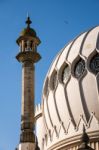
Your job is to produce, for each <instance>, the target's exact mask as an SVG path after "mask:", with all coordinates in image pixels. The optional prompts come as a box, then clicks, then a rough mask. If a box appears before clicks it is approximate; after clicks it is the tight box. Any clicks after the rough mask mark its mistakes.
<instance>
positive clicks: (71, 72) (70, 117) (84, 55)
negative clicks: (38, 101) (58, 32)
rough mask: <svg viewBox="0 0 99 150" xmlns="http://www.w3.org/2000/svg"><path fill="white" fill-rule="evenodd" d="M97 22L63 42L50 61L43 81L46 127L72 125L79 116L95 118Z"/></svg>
mask: <svg viewBox="0 0 99 150" xmlns="http://www.w3.org/2000/svg"><path fill="white" fill-rule="evenodd" d="M98 78H99V26H97V27H95V28H92V29H90V30H89V31H87V32H84V33H82V34H81V35H80V36H78V37H77V38H75V39H74V40H73V41H71V42H70V43H69V44H68V45H66V46H65V47H64V48H63V49H62V50H61V51H60V52H59V54H58V55H57V56H56V58H55V60H54V61H53V63H52V65H51V67H50V69H49V71H48V73H47V76H46V78H45V82H44V88H43V96H42V98H43V112H44V118H45V124H46V128H47V130H50V131H53V127H55V128H56V130H57V131H59V129H60V124H62V125H63V128H64V130H65V131H67V130H68V127H69V124H70V121H71V122H72V125H73V126H74V128H75V129H77V128H78V125H79V122H80V120H81V118H83V120H84V122H85V124H87V125H88V123H89V120H90V118H91V115H92V114H94V115H95V117H96V118H97V120H98V121H99V80H98Z"/></svg>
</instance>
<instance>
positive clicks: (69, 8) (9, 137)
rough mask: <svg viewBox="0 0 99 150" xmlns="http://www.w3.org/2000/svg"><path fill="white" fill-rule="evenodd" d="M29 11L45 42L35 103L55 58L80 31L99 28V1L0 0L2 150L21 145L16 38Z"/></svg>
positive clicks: (38, 74)
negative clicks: (97, 26)
mask: <svg viewBox="0 0 99 150" xmlns="http://www.w3.org/2000/svg"><path fill="white" fill-rule="evenodd" d="M27 12H29V14H30V17H31V20H32V21H33V23H32V27H33V28H34V29H35V30H36V32H37V34H38V36H39V37H40V39H41V41H42V43H41V45H40V46H39V47H38V51H39V52H40V54H41V56H42V60H41V61H40V62H39V63H38V64H37V65H36V82H35V83H36V96H35V99H36V103H37V102H40V101H41V93H42V86H43V81H44V78H45V75H46V73H47V70H48V68H49V66H50V63H51V62H52V60H53V58H54V57H55V55H56V54H57V53H58V51H59V50H60V49H61V48H62V47H64V45H65V44H66V43H68V42H69V41H70V40H72V39H73V38H75V36H77V35H79V34H80V33H81V32H84V31H86V30H88V29H90V28H91V27H93V26H96V25H99V0H0V150H14V149H15V147H16V145H17V144H18V143H19V134H20V110H21V64H20V63H18V62H17V60H16V59H15V56H16V54H17V53H18V52H19V48H18V46H17V44H16V39H17V37H18V36H19V33H20V31H21V30H22V29H23V28H24V27H25V23H24V22H25V20H26V14H27Z"/></svg>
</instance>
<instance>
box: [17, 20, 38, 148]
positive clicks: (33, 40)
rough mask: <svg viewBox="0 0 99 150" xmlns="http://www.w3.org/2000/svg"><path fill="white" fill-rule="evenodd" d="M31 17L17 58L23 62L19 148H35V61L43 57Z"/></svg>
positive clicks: (19, 42)
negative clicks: (38, 49)
mask: <svg viewBox="0 0 99 150" xmlns="http://www.w3.org/2000/svg"><path fill="white" fill-rule="evenodd" d="M31 23H32V22H31V20H30V17H27V20H26V24H27V27H26V28H25V29H23V31H22V32H21V34H20V37H19V38H18V39H17V44H18V45H19V47H20V51H19V53H18V54H17V56H16V59H17V60H18V61H19V62H21V63H22V108H21V134H20V144H19V147H18V149H19V150H35V134H34V89H35V88H34V81H35V79H34V76H35V65H34V64H35V63H36V62H38V61H39V60H40V58H41V56H40V55H39V53H38V52H37V46H38V45H39V44H40V39H39V38H38V37H37V35H36V32H35V30H34V29H32V28H31V27H30V24H31Z"/></svg>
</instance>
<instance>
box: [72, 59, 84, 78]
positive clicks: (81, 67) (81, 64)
mask: <svg viewBox="0 0 99 150" xmlns="http://www.w3.org/2000/svg"><path fill="white" fill-rule="evenodd" d="M84 71H85V62H84V60H83V59H81V58H80V60H79V61H78V62H77V63H76V65H75V67H74V75H75V77H76V78H79V77H80V76H81V75H82V74H83V72H84Z"/></svg>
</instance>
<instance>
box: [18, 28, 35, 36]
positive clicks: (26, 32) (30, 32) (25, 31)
mask: <svg viewBox="0 0 99 150" xmlns="http://www.w3.org/2000/svg"><path fill="white" fill-rule="evenodd" d="M20 35H21V36H32V37H36V32H35V30H34V29H32V28H30V27H29V28H28V27H27V28H25V29H23V30H22V32H21V33H20Z"/></svg>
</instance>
